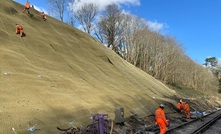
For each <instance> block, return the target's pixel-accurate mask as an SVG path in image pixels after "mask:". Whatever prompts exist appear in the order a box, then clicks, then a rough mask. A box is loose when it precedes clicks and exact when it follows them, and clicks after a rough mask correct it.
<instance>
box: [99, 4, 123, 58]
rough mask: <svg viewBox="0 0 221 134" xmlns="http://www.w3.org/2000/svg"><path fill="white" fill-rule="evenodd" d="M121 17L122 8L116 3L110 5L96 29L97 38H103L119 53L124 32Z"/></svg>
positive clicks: (108, 45)
mask: <svg viewBox="0 0 221 134" xmlns="http://www.w3.org/2000/svg"><path fill="white" fill-rule="evenodd" d="M121 17H122V10H121V9H120V8H119V7H118V6H117V5H116V4H112V5H108V6H107V7H106V10H105V11H103V14H102V16H101V19H100V21H99V22H98V24H97V25H98V26H97V29H96V31H95V35H96V36H97V38H98V39H103V42H104V43H106V44H107V47H110V48H112V49H113V50H114V51H115V52H116V53H118V54H119V47H120V46H121V45H120V44H121V41H122V39H123V34H124V32H123V31H124V30H123V27H122V24H123V23H122V19H121Z"/></svg>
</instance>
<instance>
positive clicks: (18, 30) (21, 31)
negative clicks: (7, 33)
mask: <svg viewBox="0 0 221 134" xmlns="http://www.w3.org/2000/svg"><path fill="white" fill-rule="evenodd" d="M15 33H16V34H20V37H23V36H24V35H25V34H24V29H23V27H22V26H21V25H20V24H18V23H16V26H15Z"/></svg>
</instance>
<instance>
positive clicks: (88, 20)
mask: <svg viewBox="0 0 221 134" xmlns="http://www.w3.org/2000/svg"><path fill="white" fill-rule="evenodd" d="M97 12H98V6H97V5H94V4H93V3H85V4H84V5H82V6H81V7H80V8H79V9H78V10H77V11H76V12H75V13H74V17H75V18H76V20H77V21H78V22H79V24H80V25H81V26H82V27H83V30H84V31H85V32H87V33H88V34H90V33H91V31H92V22H93V21H94V19H95V16H96V15H97Z"/></svg>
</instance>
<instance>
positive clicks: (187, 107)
mask: <svg viewBox="0 0 221 134" xmlns="http://www.w3.org/2000/svg"><path fill="white" fill-rule="evenodd" d="M184 111H187V112H189V111H190V106H189V104H188V103H186V104H185V106H184Z"/></svg>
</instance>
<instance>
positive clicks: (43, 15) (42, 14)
mask: <svg viewBox="0 0 221 134" xmlns="http://www.w3.org/2000/svg"><path fill="white" fill-rule="evenodd" d="M41 18H42V19H43V20H44V21H46V20H47V18H46V15H45V13H44V12H41Z"/></svg>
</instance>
